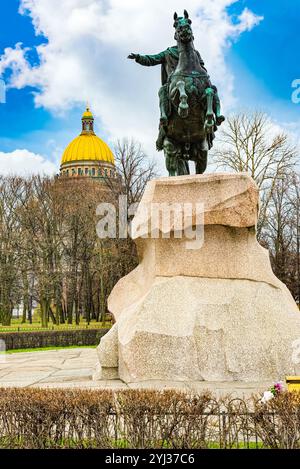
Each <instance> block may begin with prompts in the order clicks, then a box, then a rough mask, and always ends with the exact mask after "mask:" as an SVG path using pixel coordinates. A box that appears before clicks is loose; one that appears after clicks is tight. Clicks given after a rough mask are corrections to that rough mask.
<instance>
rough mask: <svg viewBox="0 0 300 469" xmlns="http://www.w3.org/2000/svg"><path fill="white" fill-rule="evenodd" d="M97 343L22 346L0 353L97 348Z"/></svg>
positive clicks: (0, 353)
mask: <svg viewBox="0 0 300 469" xmlns="http://www.w3.org/2000/svg"><path fill="white" fill-rule="evenodd" d="M96 347H97V345H68V346H67V347H43V348H22V349H21V348H20V349H16V350H6V352H0V355H4V354H12V353H23V352H46V351H47V350H65V349H72V348H96Z"/></svg>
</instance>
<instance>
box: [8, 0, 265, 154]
mask: <svg viewBox="0 0 300 469" xmlns="http://www.w3.org/2000/svg"><path fill="white" fill-rule="evenodd" d="M234 3H236V0H185V2H184V6H183V4H182V1H181V0H164V2H162V1H161V0H152V1H151V2H149V0H126V1H125V0H21V8H20V12H21V13H23V14H28V15H30V17H31V18H32V22H33V25H34V27H35V30H36V33H37V34H42V35H44V36H45V37H46V38H47V39H48V43H47V44H43V45H40V46H39V47H37V52H38V55H39V58H40V65H38V66H31V65H30V64H29V62H28V61H27V60H26V54H27V52H28V50H27V49H26V47H23V46H22V45H21V44H18V45H17V46H16V47H15V48H14V49H12V48H7V49H6V50H5V52H4V55H3V56H2V58H1V60H0V75H1V72H3V70H4V69H6V68H11V69H12V71H13V73H12V75H11V79H10V86H12V87H15V88H22V87H24V86H26V85H30V86H34V87H36V88H37V89H38V92H37V93H36V95H35V103H36V105H37V106H43V107H45V108H47V109H49V110H51V111H54V112H64V111H67V110H68V109H70V108H71V107H72V106H74V105H77V104H82V103H84V102H85V101H87V100H88V101H89V102H90V103H91V106H92V109H93V111H94V113H95V115H96V116H98V117H100V118H101V121H102V122H103V124H104V126H105V130H106V131H107V132H108V133H109V134H110V136H111V138H112V139H116V138H120V137H123V136H128V137H134V138H136V139H138V140H139V141H141V142H142V143H143V144H144V145H145V148H146V150H148V152H149V151H150V152H151V153H152V154H154V153H155V149H154V142H155V139H156V133H157V126H158V114H159V113H158V97H157V92H158V88H159V86H160V70H159V67H155V68H147V69H146V68H143V67H141V66H139V65H138V64H136V63H135V62H133V61H129V60H127V55H128V53H130V52H140V53H157V52H160V51H161V50H163V49H165V48H166V47H168V46H170V45H172V44H174V39H173V36H174V30H173V13H174V10H177V11H178V14H182V10H183V7H185V8H187V9H188V11H189V13H190V17H191V18H192V20H193V30H194V35H195V45H196V48H197V49H198V50H199V51H200V53H201V54H202V56H203V58H204V60H205V63H206V66H207V68H208V70H209V72H210V74H211V78H212V81H213V82H214V83H215V84H216V85H217V86H218V87H219V89H220V93H221V96H222V101H223V105H224V107H225V109H226V108H227V109H228V108H229V107H230V106H231V105H232V104H233V103H234V92H233V75H232V72H231V71H230V69H229V68H228V66H227V64H226V61H225V53H226V49H227V48H228V47H229V45H230V41H231V40H232V39H235V38H237V37H238V36H239V35H240V34H242V33H243V32H244V31H249V30H250V29H252V28H253V27H254V26H256V25H257V24H258V23H259V22H260V21H261V20H262V18H261V17H257V16H256V15H255V14H254V13H252V12H251V11H250V10H249V9H248V8H246V9H245V10H244V11H243V13H242V14H241V15H240V16H239V17H238V21H234V22H233V21H232V19H231V17H230V16H229V15H228V13H227V10H226V9H227V7H229V6H230V5H232V4H234ZM25 46H26V45H25ZM161 158H163V157H161Z"/></svg>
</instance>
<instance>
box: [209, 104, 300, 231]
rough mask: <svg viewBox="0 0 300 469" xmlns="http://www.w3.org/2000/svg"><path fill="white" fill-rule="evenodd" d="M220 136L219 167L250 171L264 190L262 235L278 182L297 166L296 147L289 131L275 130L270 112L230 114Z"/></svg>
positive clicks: (260, 224) (261, 222)
mask: <svg viewBox="0 0 300 469" xmlns="http://www.w3.org/2000/svg"><path fill="white" fill-rule="evenodd" d="M218 140H219V144H218V146H217V147H216V148H215V150H214V152H213V161H214V162H215V163H216V164H217V167H218V168H224V169H231V170H232V171H236V172H248V173H249V174H250V175H251V176H252V177H253V179H254V180H255V181H256V183H257V185H258V187H259V189H260V191H261V210H260V220H259V224H258V237H260V234H261V230H262V227H263V225H264V223H265V220H266V215H267V209H268V205H269V203H270V200H271V198H272V195H273V193H274V190H275V188H276V184H277V182H278V180H280V179H282V178H284V177H285V176H286V175H287V174H289V173H290V171H291V170H292V169H293V168H294V166H295V161H296V156H297V148H296V147H295V146H294V145H292V144H291V143H290V142H289V138H288V135H287V134H285V133H283V132H279V131H278V132H275V133H274V126H272V123H271V121H270V119H269V118H268V116H267V115H266V114H263V113H260V112H254V113H244V114H238V115H233V116H231V117H229V118H228V120H227V124H226V125H225V126H224V128H223V129H222V130H221V131H220V134H219V139H218Z"/></svg>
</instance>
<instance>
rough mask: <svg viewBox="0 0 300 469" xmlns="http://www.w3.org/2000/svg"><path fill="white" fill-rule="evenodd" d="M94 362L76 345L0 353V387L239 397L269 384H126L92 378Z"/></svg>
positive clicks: (91, 353)
mask: <svg viewBox="0 0 300 469" xmlns="http://www.w3.org/2000/svg"><path fill="white" fill-rule="evenodd" d="M96 363H97V355H96V349H92V348H78V349H64V350H63V349H61V350H50V351H44V352H24V353H14V354H7V355H0V387H39V388H74V387H80V388H86V389H97V388H98V389H103V388H105V389H113V390H118V389H128V388H132V389H136V388H143V389H145V388H149V389H150V388H151V389H153V388H155V389H166V388H168V389H169V388H175V389H181V390H190V391H191V390H193V391H199V392H201V391H204V390H207V389H208V390H211V391H212V392H213V393H214V394H216V395H221V394H228V393H230V394H232V395H233V396H238V397H243V396H249V395H251V394H252V393H257V392H263V391H265V390H266V389H268V388H269V387H270V385H271V383H270V382H265V383H239V382H234V383H211V382H172V383H170V382H168V381H155V380H153V381H146V382H143V383H131V384H128V385H126V384H125V383H123V382H122V381H120V380H111V381H93V380H92V375H93V373H94V372H95V367H96ZM0 392H1V391H0Z"/></svg>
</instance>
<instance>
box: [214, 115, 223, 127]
mask: <svg viewBox="0 0 300 469" xmlns="http://www.w3.org/2000/svg"><path fill="white" fill-rule="evenodd" d="M224 120H225V117H224V116H218V117H217V119H216V121H217V125H221V124H222V122H224Z"/></svg>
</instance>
